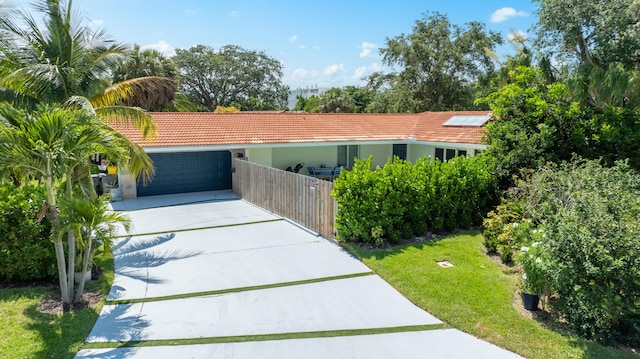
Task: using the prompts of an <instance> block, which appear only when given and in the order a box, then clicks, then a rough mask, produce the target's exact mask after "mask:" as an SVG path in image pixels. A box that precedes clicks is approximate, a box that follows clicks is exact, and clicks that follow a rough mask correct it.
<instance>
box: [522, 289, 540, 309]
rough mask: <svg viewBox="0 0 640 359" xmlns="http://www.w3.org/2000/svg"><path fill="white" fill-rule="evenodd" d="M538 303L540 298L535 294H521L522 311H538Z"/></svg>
mask: <svg viewBox="0 0 640 359" xmlns="http://www.w3.org/2000/svg"><path fill="white" fill-rule="evenodd" d="M539 302H540V296H538V295H537V294H529V293H522V304H523V305H524V309H526V310H530V311H536V310H538V303H539Z"/></svg>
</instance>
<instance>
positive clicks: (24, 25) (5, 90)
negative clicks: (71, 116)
mask: <svg viewBox="0 0 640 359" xmlns="http://www.w3.org/2000/svg"><path fill="white" fill-rule="evenodd" d="M33 7H34V9H35V10H36V11H37V13H39V14H41V15H42V16H43V18H42V21H38V20H36V19H34V18H33V17H32V15H31V14H30V13H29V12H27V11H26V10H25V11H18V10H10V9H8V10H6V11H5V12H2V13H0V30H1V33H2V36H0V100H4V101H9V102H11V103H14V104H17V105H21V106H28V107H30V108H34V107H35V104H37V103H49V104H52V103H57V104H62V105H64V106H66V107H72V108H84V109H88V110H90V111H91V112H93V113H94V114H96V115H97V116H99V117H101V118H103V119H104V118H109V119H112V120H113V119H116V120H121V121H128V122H130V123H132V124H133V125H135V126H136V127H137V128H139V129H140V130H141V131H142V132H143V134H144V135H145V136H149V137H153V136H154V135H155V131H156V129H155V123H154V122H153V118H151V116H149V115H148V114H146V113H145V112H144V111H142V110H141V109H139V108H134V107H129V106H126V105H123V102H125V101H127V100H129V99H132V98H135V97H136V96H137V95H139V94H140V93H141V91H140V90H142V89H145V90H148V91H151V92H154V93H155V92H158V91H163V90H164V89H166V88H167V87H174V86H175V85H174V83H173V81H172V80H171V79H168V78H165V77H157V76H149V77H139V78H134V79H129V80H125V81H122V82H119V83H112V81H110V80H109V78H108V76H107V73H108V71H109V69H110V68H112V66H113V65H115V63H116V62H117V60H118V59H119V58H120V56H122V54H123V53H124V52H125V51H126V50H127V46H125V45H123V44H121V43H119V42H117V41H115V40H114V39H113V38H111V37H110V36H109V35H108V34H107V33H106V32H105V31H104V30H93V29H92V28H90V27H89V25H86V24H85V23H83V21H82V18H81V17H80V16H79V15H78V13H77V12H76V11H75V8H74V7H73V6H72V1H64V0H38V1H36V2H34V3H33Z"/></svg>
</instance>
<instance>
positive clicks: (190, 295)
mask: <svg viewBox="0 0 640 359" xmlns="http://www.w3.org/2000/svg"><path fill="white" fill-rule="evenodd" d="M374 274H375V273H373V272H362V273H353V274H345V275H339V276H333V277H324V278H314V279H306V280H299V281H293V282H283V283H273V284H264V285H256V286H249V287H240V288H229V289H221V290H212V291H205V292H195V293H184V294H176V295H168V296H163V297H151V298H136V299H120V300H107V301H105V305H118V304H135V303H150V302H160V301H165V300H174V299H184V298H194V297H206V296H212V295H222V294H230V293H238V292H248V291H254V290H263V289H271V288H280V287H291V286H296V285H303V284H311V283H320V282H328V281H332V280H339V279H348V278H356V277H365V276H369V275H374Z"/></svg>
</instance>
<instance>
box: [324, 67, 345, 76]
mask: <svg viewBox="0 0 640 359" xmlns="http://www.w3.org/2000/svg"><path fill="white" fill-rule="evenodd" d="M338 71H340V72H342V71H344V64H333V65H330V66H327V67H325V68H324V71H322V72H323V73H324V74H325V75H327V76H331V75H335V74H336V73H338Z"/></svg>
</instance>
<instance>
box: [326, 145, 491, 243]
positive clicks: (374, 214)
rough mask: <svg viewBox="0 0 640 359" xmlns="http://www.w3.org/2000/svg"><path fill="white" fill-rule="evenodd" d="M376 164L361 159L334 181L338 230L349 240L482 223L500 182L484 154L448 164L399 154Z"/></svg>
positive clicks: (392, 237)
mask: <svg viewBox="0 0 640 359" xmlns="http://www.w3.org/2000/svg"><path fill="white" fill-rule="evenodd" d="M371 168H372V159H371V158H368V159H367V160H357V161H356V163H355V164H354V166H353V168H352V169H351V171H343V174H341V176H340V177H338V178H337V179H336V180H335V188H334V190H333V192H332V195H333V196H334V198H336V200H337V201H338V213H337V215H336V229H337V232H338V238H339V239H340V240H346V241H356V242H359V241H362V242H374V243H376V244H382V243H383V242H384V240H385V239H386V240H388V241H389V242H391V243H397V242H398V241H399V240H400V239H401V238H411V237H413V236H418V235H423V234H425V233H426V231H427V230H431V231H433V232H440V231H443V230H453V229H455V228H468V227H470V226H472V225H479V224H481V223H482V218H483V216H484V214H485V213H487V211H488V210H489V209H490V206H491V205H492V204H493V202H494V198H495V189H496V181H495V178H494V177H493V176H492V175H491V166H490V163H489V161H488V159H486V158H485V157H482V156H476V157H456V158H453V159H451V160H449V161H447V162H441V161H439V160H434V159H431V158H425V157H423V158H421V159H420V160H418V161H417V162H416V163H415V164H412V163H411V162H408V161H404V160H400V159H398V158H396V159H394V160H393V161H389V162H387V163H386V164H385V165H384V167H381V168H380V167H378V168H376V169H374V170H372V169H371Z"/></svg>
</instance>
